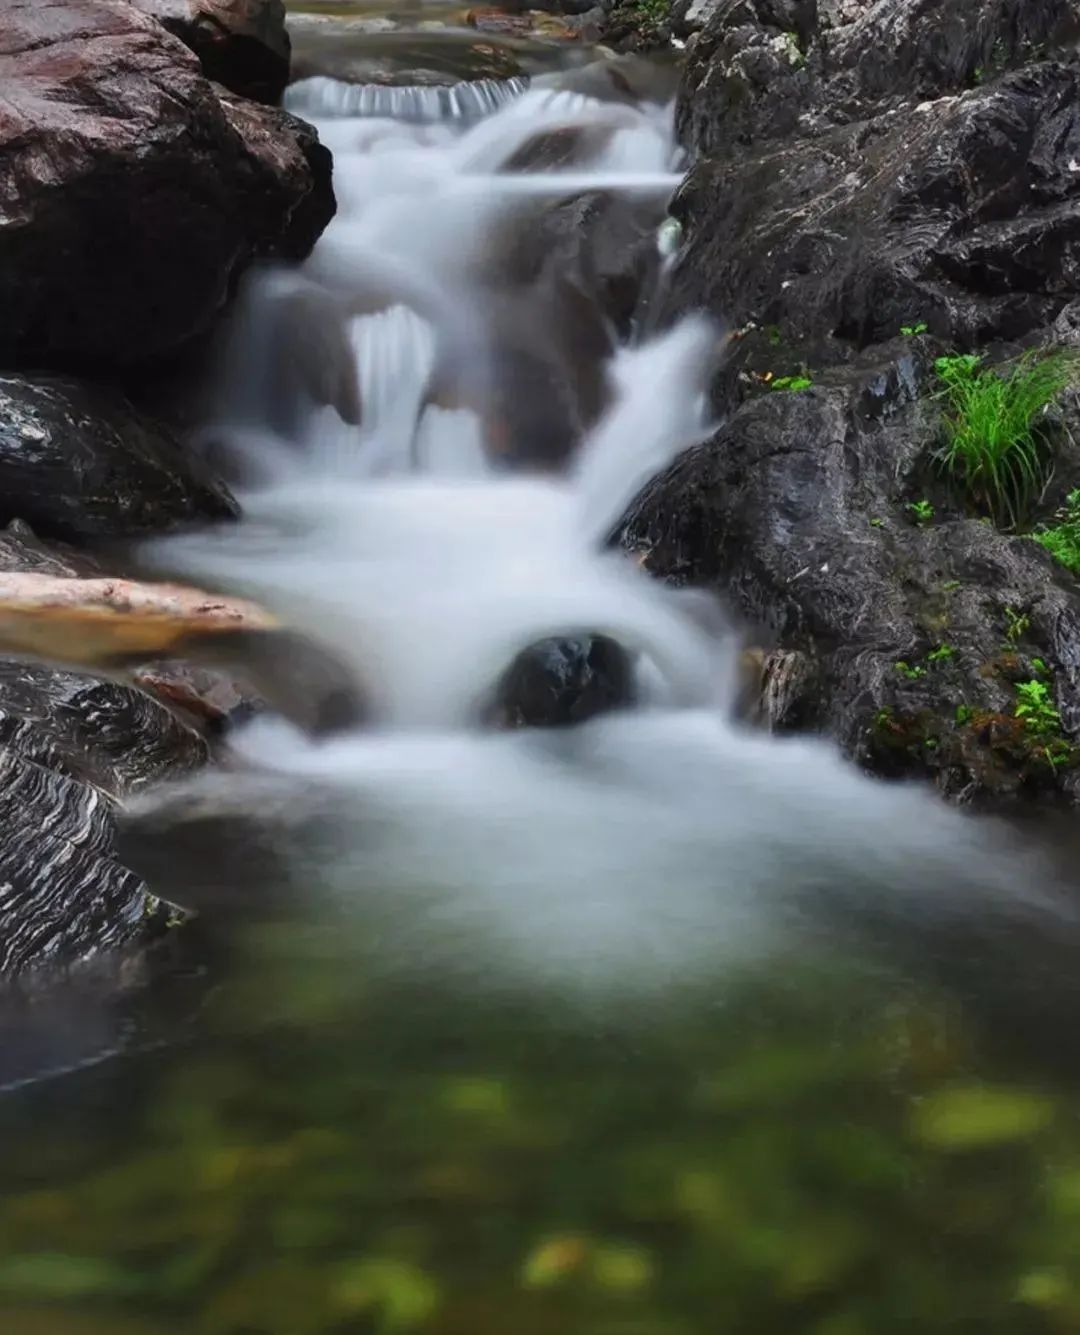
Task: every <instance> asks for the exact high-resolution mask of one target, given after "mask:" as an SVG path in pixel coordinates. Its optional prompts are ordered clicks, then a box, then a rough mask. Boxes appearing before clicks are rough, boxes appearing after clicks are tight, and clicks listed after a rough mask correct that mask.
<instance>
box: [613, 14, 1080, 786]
mask: <svg viewBox="0 0 1080 1335" xmlns="http://www.w3.org/2000/svg"><path fill="white" fill-rule="evenodd" d="M1077 31H1078V30H1077V27H1076V24H1075V9H1074V7H1073V6H1072V5H1071V4H1066V3H1059V0H1024V2H1023V3H1020V0H987V2H984V0H977V2H976V0H970V2H968V0H961V2H960V3H958V4H955V5H948V6H942V5H938V4H936V3H929V0H877V3H874V4H869V3H866V0H830V3H821V2H820V0H819V3H818V4H817V5H816V6H813V5H810V4H806V3H803V0H719V3H717V4H716V5H714V6H713V15H712V18H711V19H710V20H709V21H708V23H707V24H706V26H705V28H704V30H703V31H702V33H701V34H700V36H699V37H697V38H696V39H695V41H694V42H693V44H692V48H691V52H690V55H689V59H688V63H687V69H686V75H685V81H684V87H683V90H682V93H681V97H680V107H679V123H680V126H681V128H682V133H683V136H684V139H685V141H686V143H687V147H688V148H689V149H690V151H691V153H692V154H693V155H694V156H695V158H696V165H695V166H694V168H693V170H692V172H691V174H690V176H689V178H688V180H687V182H686V184H685V185H684V187H683V188H682V189H681V190H680V192H679V194H678V195H677V197H676V200H675V203H674V205H673V212H674V213H675V214H676V216H677V217H678V218H679V219H680V221H681V222H682V224H683V232H682V239H681V249H680V251H679V255H678V259H677V261H676V264H675V267H674V270H673V272H672V275H671V282H670V288H669V289H668V293H667V297H666V305H667V314H669V315H671V314H674V313H676V312H679V311H683V310H687V309H700V308H701V307H705V308H706V309H708V310H710V311H712V312H713V313H715V315H716V316H718V317H719V318H720V319H721V320H723V321H724V322H726V324H727V325H728V327H729V329H731V331H732V337H731V341H730V345H729V346H730V356H729V358H728V362H727V365H726V366H725V368H724V369H723V370H722V372H721V373H720V375H719V376H718V377H717V380H716V382H715V383H714V386H713V394H714V401H715V405H716V408H717V411H718V415H720V416H721V417H725V418H726V421H725V425H724V426H723V428H722V429H721V430H720V431H719V432H718V433H717V434H716V435H715V436H714V438H713V439H712V440H711V441H710V442H709V443H708V444H706V445H704V446H702V447H700V448H698V449H697V450H695V451H693V452H691V453H689V454H688V455H686V456H685V457H684V458H682V459H681V460H679V461H678V462H677V463H676V464H675V465H674V466H673V467H672V468H671V469H670V470H669V472H668V473H667V474H666V475H665V476H664V477H662V478H660V479H658V480H657V481H656V482H655V483H654V484H653V485H652V486H651V487H650V488H649V489H648V490H647V492H646V493H645V494H644V495H643V496H642V497H641V498H639V500H638V502H637V503H636V504H635V506H634V507H633V508H632V511H631V514H630V516H629V518H628V521H627V523H626V525H625V527H624V529H623V531H622V534H621V537H622V540H623V541H624V542H625V543H626V544H627V545H628V546H629V547H631V548H632V549H634V550H636V551H639V552H642V553H644V554H645V559H646V562H647V565H648V567H649V568H650V569H651V570H653V571H654V572H656V573H657V574H660V575H662V576H665V577H667V578H669V579H671V580H673V581H675V582H677V583H680V584H702V585H705V586H708V587H711V588H714V589H716V590H717V591H718V592H720V593H721V595H722V596H724V597H725V598H726V599H727V600H728V602H729V604H730V605H731V606H732V608H733V609H734V610H735V611H736V613H737V614H738V615H740V616H741V617H743V618H745V619H746V620H747V621H748V622H750V623H751V624H752V625H755V626H756V627H758V629H759V631H760V632H761V634H762V636H763V638H764V640H765V642H766V643H768V644H769V645H770V652H769V653H768V654H766V655H765V657H764V660H763V662H762V666H761V694H760V699H759V703H758V706H757V710H758V714H759V717H761V718H762V720H763V721H765V722H766V723H767V724H768V725H769V726H771V727H775V728H777V729H788V730H790V729H805V730H812V731H819V732H822V733H825V734H826V735H828V736H830V737H832V738H834V739H835V740H837V741H838V742H839V743H840V744H841V745H842V746H843V748H844V749H845V750H846V751H848V752H849V753H850V754H852V755H853V756H855V757H857V758H858V759H859V760H860V761H861V762H862V763H864V764H865V765H866V766H867V767H869V768H871V769H873V770H874V771H876V772H878V773H882V774H886V775H895V776H900V775H917V774H929V775H932V776H933V777H934V779H935V781H936V782H937V783H938V785H939V786H940V787H941V789H942V790H943V791H944V792H946V793H947V794H949V795H950V796H953V797H956V798H960V799H963V800H969V801H977V802H983V803H986V804H994V803H1001V802H1003V801H1009V800H1012V799H1015V798H1016V797H1017V796H1020V795H1028V794H1032V793H1036V792H1056V793H1057V794H1059V795H1064V796H1068V797H1073V796H1074V795H1075V794H1076V793H1078V792H1080V769H1078V766H1077V760H1078V758H1080V752H1078V750H1077V745H1076V743H1077V740H1078V733H1077V725H1078V723H1080V689H1078V688H1080V585H1078V583H1077V581H1076V580H1075V579H1074V578H1073V577H1072V576H1071V575H1069V574H1068V572H1067V571H1065V570H1064V569H1063V568H1062V567H1061V566H1058V565H1055V564H1054V563H1053V562H1052V561H1051V560H1050V559H1049V558H1048V556H1047V555H1046V553H1044V552H1043V551H1042V549H1041V548H1039V547H1038V546H1037V545H1036V544H1034V543H1033V542H1032V541H1031V540H1030V539H1029V538H1025V537H1023V536H1020V535H1015V534H1006V533H1002V532H999V531H997V530H996V529H995V528H994V527H993V526H992V524H990V523H989V522H987V521H985V518H984V516H982V515H980V513H979V511H978V509H977V507H975V506H974V505H973V504H972V502H971V500H970V498H966V497H964V496H963V495H960V494H958V493H956V492H955V491H953V490H951V489H949V488H948V487H947V486H946V485H945V482H944V479H943V477H942V474H941V471H940V468H939V467H938V466H937V464H936V462H935V451H936V450H937V448H938V446H939V444H940V442H941V414H942V401H941V398H940V396H939V391H940V389H941V385H940V382H939V381H938V379H937V377H936V374H935V371H934V359H935V357H937V356H940V355H944V354H948V353H952V352H956V351H967V350H976V351H979V352H986V353H988V355H989V356H990V359H991V361H993V360H1001V359H1005V358H1008V357H1015V356H1016V355H1017V354H1018V352H1019V351H1020V350H1021V349H1022V348H1023V347H1034V346H1046V345H1049V346H1058V345H1062V344H1066V345H1071V346H1075V345H1076V343H1077V339H1078V331H1080V321H1078V320H1077V319H1076V314H1075V312H1076V310H1077V309H1080V307H1078V306H1077V302H1078V299H1080V172H1078V170H1077V163H1078V162H1080V112H1078V107H1080V62H1078V61H1077V59H1076V55H1075V50H1074V46H1075V42H1076V37H1077ZM901 326H927V327H928V328H927V330H926V332H925V333H923V334H922V335H921V336H918V337H901ZM792 375H800V376H805V377H806V378H807V379H809V380H811V381H812V382H813V383H812V385H811V387H810V388H808V389H805V390H803V391H802V392H798V393H791V392H777V391H775V390H770V389H769V388H768V386H769V385H770V384H771V383H772V381H773V380H775V379H776V378H778V377H784V376H792ZM1077 406H1078V405H1077V402H1076V396H1075V395H1067V396H1066V397H1065V399H1064V400H1063V402H1062V404H1061V405H1060V406H1059V408H1058V409H1057V411H1056V415H1055V416H1053V417H1051V418H1048V419H1047V422H1046V426H1047V429H1048V431H1049V438H1050V440H1051V441H1052V446H1053V450H1054V456H1055V464H1056V475H1055V480H1054V484H1053V487H1052V488H1051V489H1050V491H1048V493H1047V494H1046V496H1045V497H1044V499H1043V503H1042V508H1041V510H1040V511H1039V512H1038V513H1036V514H1034V515H1033V516H1032V517H1031V518H1032V522H1035V521H1037V520H1038V519H1040V518H1046V517H1048V516H1049V514H1050V513H1052V511H1053V508H1054V506H1055V505H1056V504H1059V503H1060V498H1061V496H1062V495H1063V494H1064V492H1065V491H1066V490H1067V489H1068V488H1069V487H1075V486H1078V485H1080V454H1078V452H1077V450H1076V448H1075V446H1073V445H1072V444H1071V436H1072V435H1075V431H1070V427H1069V423H1070V421H1072V422H1073V423H1075V421H1076V420H1077ZM922 498H928V499H929V500H930V502H931V503H932V504H933V505H934V517H933V520H932V522H929V523H923V524H918V523H916V522H915V520H914V518H913V516H912V515H911V513H910V511H909V510H908V509H907V507H908V505H909V504H910V503H912V502H914V501H916V500H919V499H922ZM898 665H899V666H898ZM1036 678H1039V679H1041V680H1043V681H1045V682H1046V684H1047V686H1048V689H1049V690H1050V693H1051V697H1052V699H1053V700H1054V702H1055V704H1056V707H1057V708H1058V710H1059V711H1060V715H1061V728H1060V729H1057V730H1055V729H1051V731H1050V733H1049V734H1043V735H1040V734H1039V733H1037V732H1035V731H1033V730H1031V729H1030V728H1028V727H1027V726H1026V725H1025V723H1024V721H1023V720H1022V719H1020V718H1018V717H1017V715H1016V707H1017V704H1018V703H1019V697H1018V695H1017V686H1018V684H1020V683H1023V682H1026V681H1030V680H1033V679H1036Z"/></svg>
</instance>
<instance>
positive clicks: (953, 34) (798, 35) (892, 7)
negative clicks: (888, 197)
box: [678, 0, 1080, 156]
mask: <svg viewBox="0 0 1080 1335" xmlns="http://www.w3.org/2000/svg"><path fill="white" fill-rule="evenodd" d="M1078 23H1080V20H1078V16H1077V12H1076V9H1075V6H1074V5H1073V3H1072V0H954V2H953V3H950V4H949V5H948V6H947V7H943V6H942V5H941V4H940V3H939V0H877V2H876V3H871V0H829V3H819V4H816V5H815V4H814V3H812V0H718V3H715V4H713V5H712V6H711V16H710V17H709V19H708V21H707V23H706V25H705V27H704V30H703V31H702V32H701V33H700V34H699V35H698V37H697V38H696V39H695V41H694V44H693V46H692V48H691V49H690V50H689V51H688V53H687V62H686V68H685V72H684V83H683V96H682V98H681V100H680V106H679V122H678V123H679V131H680V135H681V136H682V138H683V139H684V141H686V142H687V143H688V144H691V145H692V146H693V147H694V148H695V149H696V150H697V151H699V152H702V153H709V154H712V155H716V156H730V155H731V154H733V153H736V152H739V151H740V150H742V149H743V148H745V147H747V146H749V145H750V144H762V143H764V142H766V141H772V142H776V141H779V140H784V139H787V138H788V137H789V136H791V135H793V134H798V135H800V136H801V135H806V134H815V133H822V132H825V131H827V130H829V129H831V128H835V127H836V126H837V125H851V124H855V123H857V122H860V121H863V120H866V119H867V118H868V117H870V116H879V115H882V114H883V113H885V112H887V111H889V110H893V109H896V108H899V107H907V108H910V107H912V106H913V105H915V104H916V103H919V102H921V101H926V100H929V99H933V98H938V97H942V96H944V95H947V94H959V93H961V92H963V91H965V90H966V89H969V88H972V87H973V86H976V85H977V84H979V83H982V82H984V81H986V80H987V79H989V78H991V77H995V76H996V75H997V74H1000V73H1001V72H1003V71H1005V70H1008V69H1011V68H1013V67H1015V66H1016V65H1018V64H1022V63H1024V62H1025V61H1026V60H1027V59H1028V58H1029V57H1030V56H1031V55H1032V53H1033V52H1035V51H1036V50H1038V51H1041V52H1042V53H1043V54H1046V53H1047V52H1048V51H1050V50H1061V51H1062V52H1063V53H1064V52H1067V50H1068V48H1069V46H1070V44H1072V43H1075V41H1076V37H1077V35H1078Z"/></svg>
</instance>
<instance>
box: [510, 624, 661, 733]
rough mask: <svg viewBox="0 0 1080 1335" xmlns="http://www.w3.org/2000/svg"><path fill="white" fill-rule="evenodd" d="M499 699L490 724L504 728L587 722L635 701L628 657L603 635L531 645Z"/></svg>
mask: <svg viewBox="0 0 1080 1335" xmlns="http://www.w3.org/2000/svg"><path fill="white" fill-rule="evenodd" d="M495 694H496V700H495V704H494V705H493V706H492V707H491V709H490V711H488V721H489V722H492V723H495V724H496V725H497V726H499V727H505V728H523V727H531V728H553V727H565V726H567V725H569V724H572V723H583V722H584V721H585V720H586V719H590V718H595V717H596V715H598V714H603V713H607V712H608V711H609V710H612V709H619V708H622V707H624V706H626V705H630V704H633V702H634V700H635V698H636V691H635V686H634V671H633V665H632V663H631V660H630V656H629V655H628V654H627V652H626V650H625V649H623V648H622V646H621V645H619V644H618V643H616V641H614V640H612V639H609V638H608V637H607V636H604V635H593V636H586V637H584V638H581V639H553V640H542V641H540V642H539V643H538V644H534V645H531V646H530V647H529V648H528V649H525V650H524V651H523V652H522V653H520V654H519V655H518V657H517V658H516V659H515V660H514V662H513V663H512V664H511V666H510V667H509V668H508V669H507V671H506V673H505V675H504V676H503V678H502V680H501V681H500V682H499V685H498V687H497V688H496V693H495Z"/></svg>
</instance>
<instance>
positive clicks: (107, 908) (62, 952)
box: [0, 660, 207, 976]
mask: <svg viewBox="0 0 1080 1335" xmlns="http://www.w3.org/2000/svg"><path fill="white" fill-rule="evenodd" d="M206 756H207V751H206V744H205V742H203V741H202V739H201V738H200V737H199V736H198V734H197V733H195V732H194V731H193V730H191V729H189V728H186V727H185V726H184V725H183V724H181V723H180V722H178V721H177V719H176V718H175V717H174V716H173V715H172V713H170V712H169V710H167V709H166V708H165V707H164V706H163V705H161V704H159V703H157V702H156V701H155V700H152V699H151V698H150V697H149V696H148V695H145V694H143V693H142V692H140V691H136V690H132V689H130V688H127V687H124V686H119V685H114V684H111V683H105V682H98V681H95V680H93V679H92V678H87V677H81V676H78V675H76V674H73V673H66V672H56V671H53V670H52V669H49V668H43V667H32V666H28V665H26V664H20V663H15V662H11V661H10V660H9V661H6V662H5V663H3V664H2V665H0V775H2V782H0V820H2V822H3V830H4V837H3V839H2V840H0V976H11V975H12V974H15V973H20V972H22V971H24V970H28V969H32V968H34V969H36V968H41V967H44V966H46V965H48V966H62V965H68V964H71V963H73V962H75V961H76V960H80V959H82V958H84V957H86V956H87V955H90V954H94V953H97V952H100V951H104V950H108V949H114V948H117V947H120V946H123V945H126V944H129V943H132V942H135V941H136V940H138V939H139V938H140V937H141V936H142V935H144V934H145V933H146V932H147V931H148V930H149V929H150V927H151V926H152V923H151V919H152V918H153V916H154V913H155V904H154V901H153V900H152V898H151V897H150V895H149V892H148V890H147V887H146V885H145V884H144V883H143V882H142V881H141V880H140V879H139V877H137V876H136V875H135V874H134V873H133V872H131V871H130V870H129V869H128V868H127V867H126V866H124V865H123V864H122V863H121V862H120V861H119V860H118V858H117V856H116V850H115V838H116V812H117V802H118V801H119V800H120V799H122V798H124V797H125V796H127V795H128V794H130V793H132V792H134V791H136V790H137V789H139V788H141V787H142V786H144V785H148V784H151V783H155V782H158V781H160V780H162V779H163V778H165V777H166V776H171V775H175V774H177V773H184V772H185V771H188V770H192V769H194V768H196V767H197V766H199V765H201V764H202V763H203V762H204V761H205V759H206Z"/></svg>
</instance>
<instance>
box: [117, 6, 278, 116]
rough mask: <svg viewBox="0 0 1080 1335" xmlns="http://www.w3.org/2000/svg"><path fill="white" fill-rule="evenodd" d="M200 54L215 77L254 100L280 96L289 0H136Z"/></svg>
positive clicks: (206, 69)
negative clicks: (286, 5) (287, 0)
mask: <svg viewBox="0 0 1080 1335" xmlns="http://www.w3.org/2000/svg"><path fill="white" fill-rule="evenodd" d="M133 3H134V4H135V6H136V8H138V9H141V10H142V11H143V12H144V13H146V14H150V15H152V16H153V17H154V18H156V19H157V20H158V22H159V23H162V24H163V25H164V26H165V27H166V28H168V30H169V32H171V33H173V34H174V36H176V37H179V38H180V40H181V41H182V42H183V43H184V45H185V46H188V47H190V48H191V50H192V51H194V52H195V54H196V55H197V56H198V57H199V62H200V64H201V65H202V69H203V73H204V74H205V75H206V77H207V78H208V79H212V80H213V81H214V82H215V83H220V84H224V85H225V87H226V88H229V89H231V90H232V91H233V92H234V93H239V94H241V96H243V97H250V98H254V100H255V101H256V102H271V103H276V102H279V101H280V100H281V95H282V93H283V92H284V91H285V86H286V84H287V83H288V82H289V50H290V44H289V34H288V31H287V30H286V27H285V0H133Z"/></svg>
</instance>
